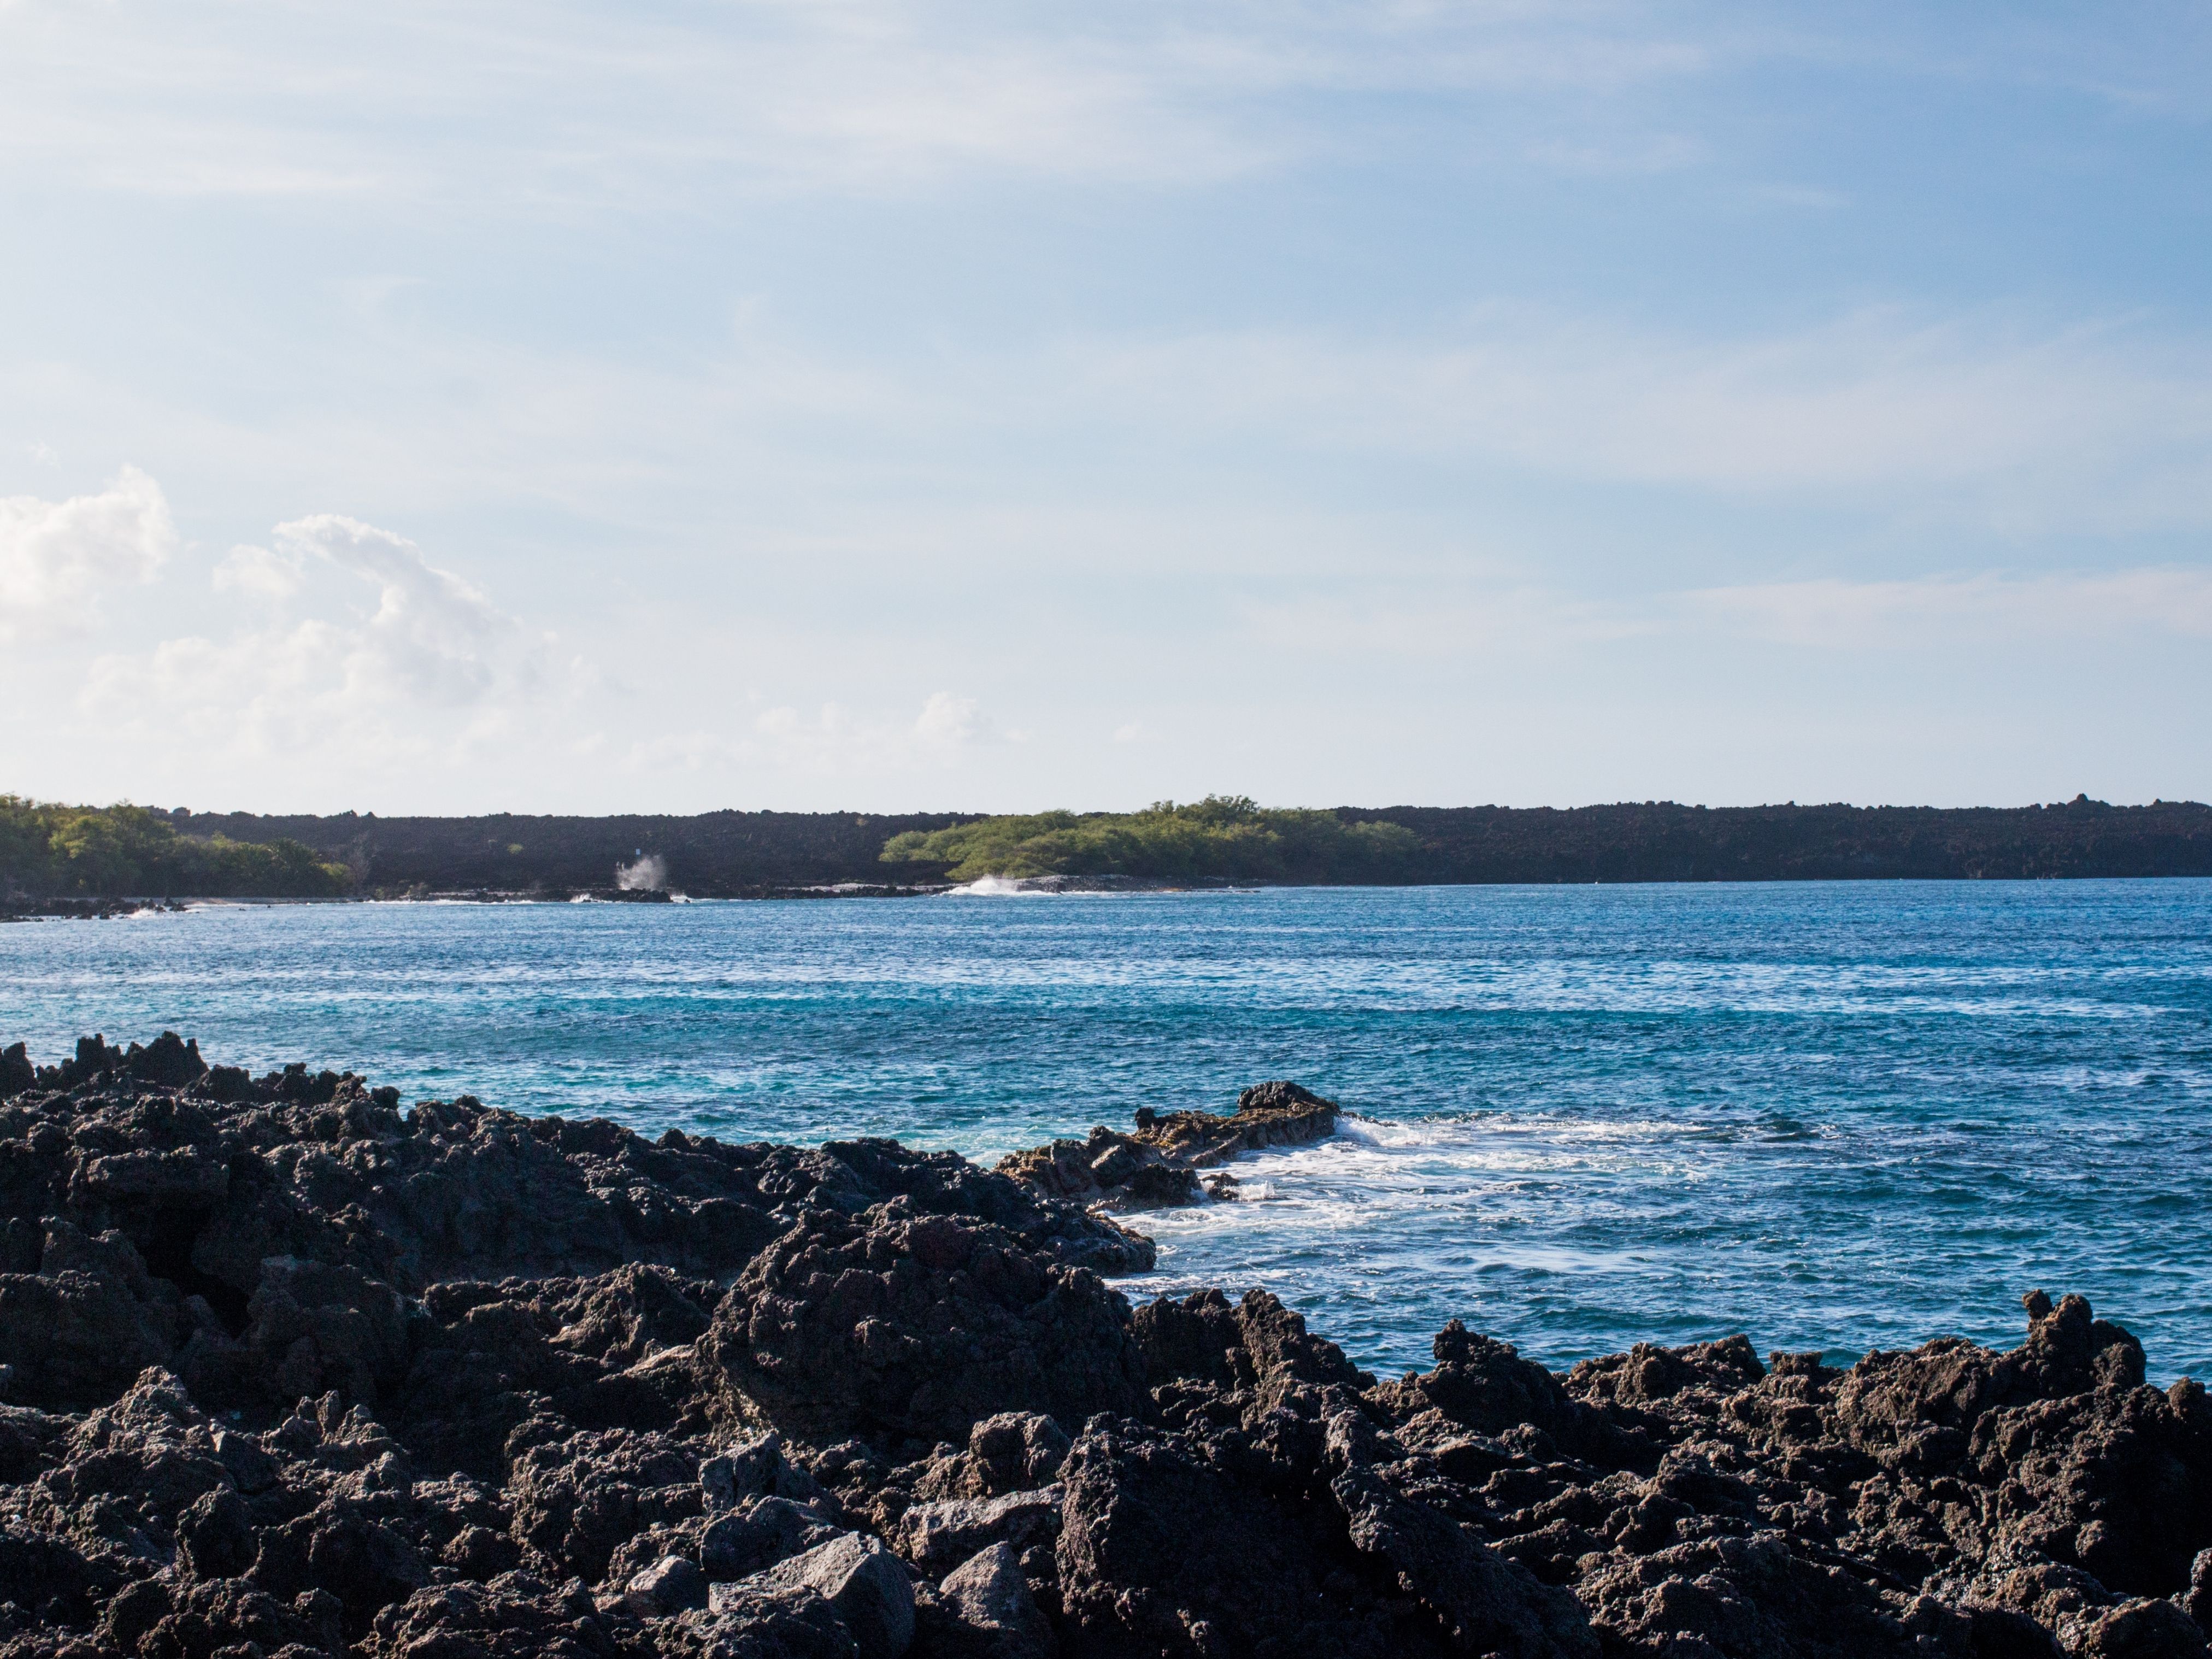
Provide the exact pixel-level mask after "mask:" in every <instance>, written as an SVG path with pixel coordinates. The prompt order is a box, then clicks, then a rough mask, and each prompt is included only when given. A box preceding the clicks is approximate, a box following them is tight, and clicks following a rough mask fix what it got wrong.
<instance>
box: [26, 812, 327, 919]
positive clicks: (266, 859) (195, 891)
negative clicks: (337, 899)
mask: <svg viewBox="0 0 2212 1659" xmlns="http://www.w3.org/2000/svg"><path fill="white" fill-rule="evenodd" d="M353 884H354V883H353V876H352V873H351V872H349V870H348V869H347V868H346V866H344V865H343V864H331V863H325V862H324V861H323V860H322V859H320V858H319V856H318V855H317V854H316V853H315V852H314V850H313V848H309V847H307V846H304V845H302V844H301V842H296V841H292V840H289V839H286V838H283V837H279V838H277V839H276V840H273V841H268V842H245V841H232V840H229V839H228V838H227V837H225V836H209V837H200V836H190V835H185V834H183V833H180V832H179V830H178V829H177V828H176V826H175V825H174V824H173V823H171V822H170V820H169V819H168V818H167V817H166V816H164V815H163V814H161V813H159V812H155V811H149V810H148V809H147V808H145V807H143V806H131V805H118V806H64V805H61V804H59V803H58V802H54V801H35V800H31V799H27V798H25V797H23V796H21V795H0V893H10V894H16V895H21V896H31V897H40V898H45V897H88V898H118V897H134V898H183V897H198V898H325V897H331V896H336V895H338V894H341V893H345V892H349V891H350V890H352V888H353Z"/></svg>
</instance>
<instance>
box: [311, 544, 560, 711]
mask: <svg viewBox="0 0 2212 1659" xmlns="http://www.w3.org/2000/svg"><path fill="white" fill-rule="evenodd" d="M276 540H277V542H278V544H280V545H282V546H283V547H285V548H287V549H289V550H294V551H295V552H299V553H305V554H312V555H313V556H318V557H319V558H322V559H324V560H325V561H327V562H330V563H331V564H333V565H335V566H337V568H339V569H341V570H343V571H347V572H349V573H350V574H353V575H356V576H359V577H362V578H363V579H364V580H368V581H370V582H373V583H374V584H375V585H376V588H377V606H376V611H375V614H374V615H373V616H372V617H369V619H368V623H367V625H366V626H365V627H363V628H362V629H359V630H358V633H357V635H356V640H357V644H356V648H355V650H354V651H353V653H351V655H350V656H349V659H348V675H349V680H350V681H351V683H352V684H354V685H355V686H356V688H357V689H358V690H362V691H365V692H368V693H369V694H371V695H375V696H402V697H408V698H412V699H415V700H417V701H421V702H429V703H436V704H442V705H445V706H447V707H463V706H465V705H468V704H471V703H474V702H480V701H481V700H482V699H483V697H484V696H486V695H487V694H488V693H489V692H490V691H491V690H493V689H494V688H495V686H496V685H497V684H499V683H500V682H501V680H502V679H503V678H529V677H530V676H531V675H532V673H534V671H536V666H537V665H536V661H535V659H536V657H537V655H538V653H537V651H536V650H535V649H534V648H533V646H534V643H535V642H533V641H526V640H525V638H524V636H523V631H522V629H521V625H520V623H517V622H516V621H515V620H514V618H513V617H510V616H508V615H507V614H506V613H505V612H504V611H500V610H499V609H497V608H496V607H495V606H494V605H493V604H492V602H491V600H490V599H489V598H488V597H486V596H485V595H484V594H483V592H480V591H479V590H478V589H477V588H475V587H472V586H470V585H469V584H468V583H467V582H465V581H464V580H461V578H460V577H459V576H456V575H454V574H453V573H452V572H451V571H448V570H441V569H439V568H437V567H436V566H435V565H433V564H431V563H430V562H428V561H427V560H425V559H424V558H423V556H422V550H421V549H419V548H417V547H416V545H415V544H414V543H412V542H410V541H409V540H408V539H407V538H405V537H404V536H397V535H394V534H393V533H392V532H390V531H388V530H379V529H378V528H377V527H376V526H374V525H368V524H363V523H362V522H361V520H358V519H349V518H344V517H342V516H340V515H339V514H337V513H316V514H314V515H313V517H310V518H305V519H295V520H292V521H291V522H289V524H280V525H278V526H276Z"/></svg>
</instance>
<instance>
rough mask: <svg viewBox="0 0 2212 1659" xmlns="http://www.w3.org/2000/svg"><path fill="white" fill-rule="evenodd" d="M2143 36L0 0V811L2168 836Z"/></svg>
mask: <svg viewBox="0 0 2212 1659" xmlns="http://www.w3.org/2000/svg"><path fill="white" fill-rule="evenodd" d="M2208 116H2212V8H2208V7H2207V6H2206V5H2204V4H2203V3H2195V4H2188V5H2181V4H2175V5H2144V6H2137V7H2129V8H2110V9H2086V8H2080V7H2074V6H2066V7H2062V6H2058V5H2046V6H1988V7H1972V8H1966V7H1953V8H1942V9H1935V8H1905V7H1881V6H1851V5H1842V6H1824V7H1819V8H1814V7H1802V8H1797V9H1778V8H1753V7H1737V6H1726V5H1678V6H1658V7H1650V6H1647V7H1635V8H1631V7H1626V6H1613V5H1607V4H1601V3H1589V4H1565V5H1555V4H1547V3H1522V4H1495V5H1455V4H1448V3H1430V4H1383V5H1365V6H1352V5H1331V4H1320V3H1315V4H1295V3H1291V4H1285V3H1275V4H1268V5H1258V4H1255V5H1249V6H1247V5H1231V4H1221V5H1196V4H1188V3H1185V4H1178V5H1167V4H1153V5H1131V4H1123V3H1105V4H1098V5H1093V6H1090V7H1085V8H1046V7H1038V6H1035V5H1012V4H1007V5H996V4H973V5H935V4H927V3H924V4H909V5H901V6H890V5H878V4H874V3H862V0H810V3H804V4H799V3H792V4H785V3H754V4H720V5H709V4H692V5H660V6H640V7H629V8H620V9H617V8H612V7H609V8H592V7H584V6H576V5H568V4H562V3H540V4H537V5H532V6H528V7H524V6H520V5H514V6H503V5H498V4H475V5H468V4H463V5H444V6H435V7H434V6H428V5H416V4H412V3H404V0H402V3H394V4H386V5H384V6H381V7H378V8H374V9H369V8H356V9H337V8H327V7H307V6H297V5H278V4H267V3H239V4H228V5H204V6H170V7H155V6H153V5H150V4H141V3H135V0H102V3H81V0H0V192H4V199H0V213H4V216H5V217H4V222H5V224H6V225H7V227H8V230H7V233H6V240H5V246H6V249H7V255H8V257H7V258H5V260H4V261H0V317H4V319H5V326H4V327H0V744H4V746H5V752H6V757H7V762H8V764H7V766H6V768H5V770H6V773H7V776H6V779H5V780H4V783H0V787H13V788H15V789H18V790H22V791H27V792H29V793H35V794H38V795H40V796H45V797H64V798H70V799H117V798H125V797H127V798H131V799H139V800H148V801H153V802H155V803H157V804H162V805H192V806H195V807H201V808H214V807H234V806H235V807H248V808H257V809H261V810H280V809H293V810H339V809H343V808H345V807H349V806H350V807H356V808H359V809H362V810H375V811H383V812H397V811H491V810H515V811H617V810H635V811H696V810H703V809H708V808H713V807H718V806H726V805H730V806H744V807H756V806H778V807H813V808H830V807H855V808H862V809H869V810H890V809H896V808H901V807H911V808H920V807H951V806H973V807H983V808H1017V807H1037V806H1043V805H1071V806H1076V807H1096V806H1128V805H1138V804H1140V803H1142V802H1143V801H1146V800H1148V799H1155V798H1158V797H1160V796H1167V795H1171V796H1176V797H1184V796H1188V795H1193V794H1197V793H1204V792H1206V791H1207V790H1209V789H1220V790H1231V791H1243V792H1247V793H1253V794H1255V795H1257V796H1260V797H1261V798H1262V799H1267V800H1270V801H1276V802H1284V803H1307V804H1331V803H1337V802H1358V803H1364V804H1386V803H1396V802H1419V803H1427V804H1444V805H1452V804H1467V803H1481V802H1493V801H1494V802H1502V803H1513V804H1529V805H1533V804H1552V805H1571V804H1577V803H1580V802H1585V801H1596V800H1613V799H1653V798H1673V799H1683V800H1695V801H1705V802H1709V803H1711V804H1716V805H1720V804H1733V803H1746V802H1757V801H1768V800H1783V799H1798V800H1814V799H1817V800H1830V799H1849V800H1855V801H1862V802H1933V803H1936V804H1943V805H1957V804H1969V803H1978V802H2022V801H2029V800H2038V799H2062V798H2064V797H2068V796H2071V795H2072V794H2074V793H2075V792H2076V791H2077V790H2087V792H2088V793H2091V794H2093V795H2098V796H2101V797H2105V798H2108V799H2115V800H2147V799H2152V798H2153V797H2154V796H2160V795H2162V796H2165V797H2166V798H2168V799H2172V798H2175V797H2195V798H2198V799H2203V798H2207V797H2212V741H2208V732H2207V715H2206V711H2207V708H2208V696H2207V694H2208V692H2212V556H2208V544H2207V534H2208V531H2212V318H2208V310H2212V276H2208V273H2212V257H2208V256H2212V235H2208V230H2212V144H2208V139H2212V128H2208Z"/></svg>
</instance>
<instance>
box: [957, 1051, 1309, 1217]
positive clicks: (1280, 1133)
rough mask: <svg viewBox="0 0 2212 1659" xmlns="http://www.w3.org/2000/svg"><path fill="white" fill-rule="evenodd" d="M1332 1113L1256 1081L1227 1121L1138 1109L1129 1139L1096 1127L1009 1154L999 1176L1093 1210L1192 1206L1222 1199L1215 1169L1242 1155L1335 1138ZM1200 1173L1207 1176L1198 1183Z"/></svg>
mask: <svg viewBox="0 0 2212 1659" xmlns="http://www.w3.org/2000/svg"><path fill="white" fill-rule="evenodd" d="M1336 1115H1337V1104H1336V1103H1335V1102H1334V1101H1333V1100H1323V1099H1322V1097H1320V1096H1319V1095H1316V1094H1314V1093H1311V1092H1310V1091H1307V1090H1305V1089H1302V1088H1300V1087H1299V1086H1298V1085H1297V1084H1295V1083H1259V1084H1255V1085H1253V1086H1252V1087H1251V1088H1249V1089H1247V1090H1245V1091H1244V1092H1243V1093H1242V1094H1241V1095H1239V1096H1237V1110H1236V1111H1235V1112H1234V1113H1233V1114H1231V1115H1229V1116H1227V1117H1224V1116H1222V1115H1220V1114H1219V1113H1218V1112H1169V1113H1166V1114H1165V1115H1162V1114H1159V1113H1156V1112H1154V1111H1152V1110H1151V1109H1149V1108H1146V1109H1139V1111H1138V1113H1137V1127H1136V1132H1135V1133H1133V1134H1124V1133H1121V1131H1119V1130H1116V1129H1109V1128H1108V1127H1106V1126H1105V1125H1103V1124H1101V1125H1099V1126H1098V1127H1097V1128H1095V1129H1093V1130H1091V1134H1090V1137H1089V1138H1088V1139H1084V1140H1075V1139H1060V1140H1055V1141H1054V1142H1052V1144H1051V1145H1049V1146H1036V1147H1032V1148H1030V1150H1029V1151H1027V1152H1013V1153H1011V1154H1009V1155H1008V1156H1006V1158H1001V1159H1000V1160H999V1170H998V1172H999V1173H1000V1175H1002V1176H1011V1177H1012V1178H1013V1179H1014V1180H1016V1181H1018V1182H1023V1183H1024V1185H1026V1186H1030V1187H1033V1188H1036V1190H1037V1191H1038V1192H1040V1193H1042V1194H1045V1195H1047V1196H1048V1197H1051V1198H1058V1199H1066V1200H1069V1201H1070V1202H1073V1203H1077V1204H1082V1205H1085V1206H1089V1207H1090V1208H1091V1209H1092V1210H1094V1211H1098V1212H1106V1211H1113V1210H1157V1209H1163V1208H1165V1207H1167V1206H1171V1205H1176V1204H1195V1203H1197V1202H1199V1201H1200V1198H1201V1196H1202V1195H1203V1194H1212V1195H1213V1196H1217V1197H1225V1196H1227V1195H1228V1194H1229V1192H1230V1191H1231V1190H1232V1189H1233V1188H1235V1186H1236V1184H1237V1179H1236V1177H1235V1176H1231V1175H1230V1174H1228V1172H1227V1171H1225V1170H1222V1169H1221V1167H1220V1166H1221V1165H1223V1164H1227V1163H1228V1162H1229V1161H1230V1160H1231V1159H1232V1158H1237V1156H1239V1155H1240V1154H1242V1153H1244V1152H1260V1151H1261V1150H1263V1149H1264V1148H1266V1147H1269V1146H1299V1145H1303V1144H1304V1143H1305V1142H1307V1141H1313V1140H1320V1139H1324V1138H1326V1137H1327V1136H1328V1135H1331V1134H1334V1133H1335V1132H1336ZM1200 1170H1208V1171H1212V1174H1211V1175H1210V1176H1207V1177H1204V1178H1201V1176H1200V1174H1199V1171H1200Z"/></svg>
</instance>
